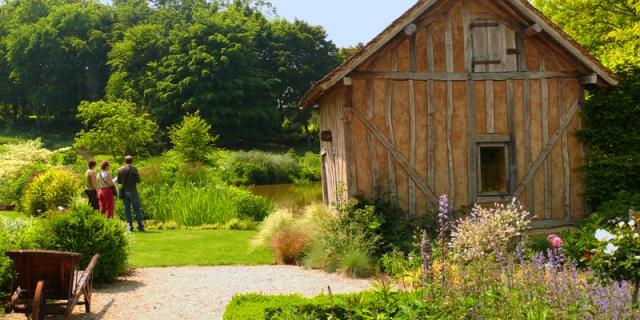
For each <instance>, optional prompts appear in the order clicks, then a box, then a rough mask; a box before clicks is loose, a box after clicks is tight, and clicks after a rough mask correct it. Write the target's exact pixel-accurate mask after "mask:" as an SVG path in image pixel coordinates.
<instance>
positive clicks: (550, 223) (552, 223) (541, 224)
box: [529, 220, 578, 230]
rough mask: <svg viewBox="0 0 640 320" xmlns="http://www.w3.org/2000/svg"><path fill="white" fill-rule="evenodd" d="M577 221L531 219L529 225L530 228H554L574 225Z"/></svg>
mask: <svg viewBox="0 0 640 320" xmlns="http://www.w3.org/2000/svg"><path fill="white" fill-rule="evenodd" d="M577 225H578V221H573V220H533V221H531V224H530V225H529V226H530V227H531V229H534V230H536V229H555V228H562V227H575V226H577Z"/></svg>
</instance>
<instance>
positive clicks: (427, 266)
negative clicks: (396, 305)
mask: <svg viewBox="0 0 640 320" xmlns="http://www.w3.org/2000/svg"><path fill="white" fill-rule="evenodd" d="M420 256H421V258H422V285H426V279H427V278H429V280H433V252H432V248H431V241H430V240H429V236H428V235H427V232H426V231H424V230H423V231H422V234H421V236H420Z"/></svg>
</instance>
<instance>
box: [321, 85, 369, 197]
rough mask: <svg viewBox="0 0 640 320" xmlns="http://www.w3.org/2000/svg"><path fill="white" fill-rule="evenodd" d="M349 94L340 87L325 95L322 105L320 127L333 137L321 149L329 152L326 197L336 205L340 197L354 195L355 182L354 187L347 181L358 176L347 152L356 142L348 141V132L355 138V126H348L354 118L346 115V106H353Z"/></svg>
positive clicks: (324, 176) (346, 89) (326, 164)
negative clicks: (329, 132)
mask: <svg viewBox="0 0 640 320" xmlns="http://www.w3.org/2000/svg"><path fill="white" fill-rule="evenodd" d="M349 91H350V88H348V87H344V86H342V87H338V88H336V89H334V90H332V91H331V92H330V93H328V94H327V95H325V96H323V97H322V98H321V100H320V102H319V105H320V106H321V107H320V127H321V128H322V130H328V131H331V134H332V141H330V142H328V141H321V142H320V148H321V150H324V151H326V156H325V157H326V158H325V159H326V160H325V161H326V162H325V166H326V168H325V172H323V179H322V183H323V184H325V185H326V188H325V189H326V190H327V194H325V195H324V198H325V200H326V201H327V202H334V201H336V200H338V199H339V196H347V195H348V193H352V192H351V189H352V188H355V183H354V182H355V181H354V182H352V183H351V184H352V186H351V187H350V186H349V182H350V181H348V180H347V177H348V176H350V175H351V174H355V172H353V169H355V167H354V165H355V163H354V161H353V160H352V159H351V158H350V157H351V152H349V153H347V150H348V149H350V147H348V146H347V143H351V142H352V140H351V139H345V136H346V135H345V131H347V134H348V135H349V136H351V133H350V132H348V131H350V130H351V129H350V127H351V126H350V125H347V123H348V122H349V120H350V119H348V118H347V117H346V116H345V113H344V109H345V105H347V106H348V104H349V101H348V99H347V94H349ZM361 161H362V160H361ZM340 193H342V195H341V194H340Z"/></svg>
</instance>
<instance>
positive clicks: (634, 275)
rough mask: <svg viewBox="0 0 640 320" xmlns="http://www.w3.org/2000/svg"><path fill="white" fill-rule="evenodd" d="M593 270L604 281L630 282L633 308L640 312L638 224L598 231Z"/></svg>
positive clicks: (639, 242) (639, 235)
mask: <svg viewBox="0 0 640 320" xmlns="http://www.w3.org/2000/svg"><path fill="white" fill-rule="evenodd" d="M594 236H595V238H596V240H598V242H597V246H596V248H595V249H593V251H592V253H593V258H592V260H591V268H592V269H593V271H594V272H595V273H596V274H597V275H598V276H599V277H600V278H601V279H603V280H614V281H629V282H630V283H631V284H633V286H632V290H633V291H632V293H633V296H632V297H633V306H634V308H638V291H639V289H640V230H638V227H637V225H636V222H635V221H634V220H631V221H629V222H627V223H625V222H620V223H618V225H617V226H616V227H615V228H614V229H613V230H611V231H608V230H605V229H598V230H597V231H596V232H595V235H594Z"/></svg>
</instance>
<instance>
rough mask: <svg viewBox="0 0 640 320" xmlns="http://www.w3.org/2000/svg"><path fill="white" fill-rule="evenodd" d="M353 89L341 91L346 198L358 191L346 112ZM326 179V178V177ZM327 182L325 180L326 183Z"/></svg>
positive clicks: (349, 108) (352, 143)
mask: <svg viewBox="0 0 640 320" xmlns="http://www.w3.org/2000/svg"><path fill="white" fill-rule="evenodd" d="M352 89H353V87H352V86H345V87H343V89H342V90H344V93H343V101H342V102H343V104H342V110H343V117H342V126H343V128H344V139H345V143H344V144H345V162H346V163H347V167H348V168H347V169H348V176H347V196H348V197H349V196H352V195H355V194H356V193H357V191H358V190H357V189H358V185H357V178H358V171H357V170H356V162H355V160H354V156H355V153H354V150H355V148H354V143H355V142H354V141H353V134H352V129H351V125H352V121H351V120H352V119H351V113H349V112H348V111H349V110H351V109H353V106H352V105H353V104H352V100H353V90H352ZM327 178H328V177H327ZM328 181H329V180H328V179H327V182H328ZM332 183H333V182H332ZM334 192H336V190H334Z"/></svg>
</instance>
